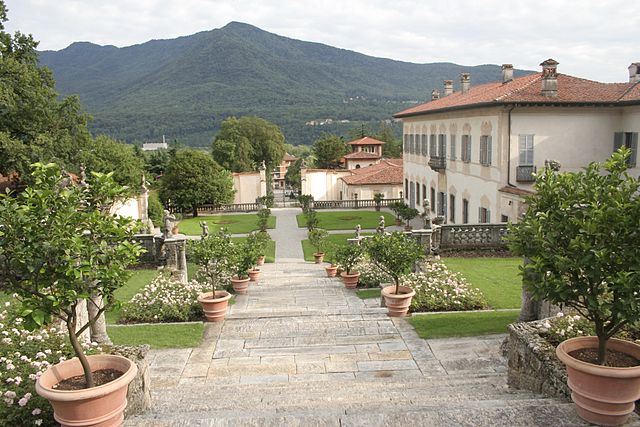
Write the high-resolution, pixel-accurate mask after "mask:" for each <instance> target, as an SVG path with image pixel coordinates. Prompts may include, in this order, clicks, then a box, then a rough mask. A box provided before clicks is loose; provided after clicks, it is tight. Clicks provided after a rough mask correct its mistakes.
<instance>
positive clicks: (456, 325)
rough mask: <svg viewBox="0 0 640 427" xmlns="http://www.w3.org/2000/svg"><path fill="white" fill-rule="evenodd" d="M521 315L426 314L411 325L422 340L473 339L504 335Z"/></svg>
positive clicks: (485, 313)
mask: <svg viewBox="0 0 640 427" xmlns="http://www.w3.org/2000/svg"><path fill="white" fill-rule="evenodd" d="M519 315H520V312H519V311H485V312H476V313H443V314H424V315H419V316H412V317H410V318H409V323H411V325H413V327H414V328H415V329H416V332H417V333H418V335H419V336H420V338H446V337H471V336H477V335H490V334H504V333H506V332H507V325H509V324H510V323H513V322H515V321H516V320H517V319H518V316H519Z"/></svg>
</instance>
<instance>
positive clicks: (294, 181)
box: [284, 159, 303, 190]
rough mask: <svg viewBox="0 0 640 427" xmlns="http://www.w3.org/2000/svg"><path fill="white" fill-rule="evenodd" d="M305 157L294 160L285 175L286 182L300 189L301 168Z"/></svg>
mask: <svg viewBox="0 0 640 427" xmlns="http://www.w3.org/2000/svg"><path fill="white" fill-rule="evenodd" d="M302 161H303V159H298V160H296V161H295V162H293V163H292V164H291V165H290V166H289V168H288V169H287V173H286V174H285V176H284V182H285V183H286V184H287V185H288V186H289V187H292V188H295V189H296V190H300V189H301V187H302V176H301V175H300V169H301V168H302Z"/></svg>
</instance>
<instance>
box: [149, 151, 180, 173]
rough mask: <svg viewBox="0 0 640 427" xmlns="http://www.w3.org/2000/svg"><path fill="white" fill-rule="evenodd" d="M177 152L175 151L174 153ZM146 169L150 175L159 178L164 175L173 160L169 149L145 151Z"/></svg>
mask: <svg viewBox="0 0 640 427" xmlns="http://www.w3.org/2000/svg"><path fill="white" fill-rule="evenodd" d="M174 154H175V153H174ZM144 156H145V170H146V171H147V172H148V173H149V176H150V177H153V178H157V177H161V176H162V175H164V173H165V171H166V170H167V166H169V161H171V154H170V151H169V150H154V151H148V152H147V153H145V155H144Z"/></svg>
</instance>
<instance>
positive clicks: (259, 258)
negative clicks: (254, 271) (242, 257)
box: [256, 255, 265, 265]
mask: <svg viewBox="0 0 640 427" xmlns="http://www.w3.org/2000/svg"><path fill="white" fill-rule="evenodd" d="M264 258H265V256H264V255H260V256H259V257H258V260H257V261H256V264H257V265H264Z"/></svg>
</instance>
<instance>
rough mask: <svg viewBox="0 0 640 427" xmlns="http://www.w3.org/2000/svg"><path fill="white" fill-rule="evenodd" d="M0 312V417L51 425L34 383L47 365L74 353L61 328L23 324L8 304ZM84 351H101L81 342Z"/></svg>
mask: <svg viewBox="0 0 640 427" xmlns="http://www.w3.org/2000/svg"><path fill="white" fill-rule="evenodd" d="M5 306H6V308H5V309H4V310H3V311H2V312H0V337H1V338H0V342H1V345H0V420H2V425H7V426H15V427H17V426H33V425H37V426H55V425H58V424H57V423H56V422H55V420H54V419H53V410H52V409H51V406H50V405H49V402H48V401H47V400H46V399H44V398H42V397H40V396H38V395H37V394H36V392H35V384H36V380H37V379H38V377H39V376H40V375H41V374H42V373H43V372H44V371H45V370H46V369H47V368H48V367H49V366H50V365H55V364H56V363H59V362H61V361H63V360H66V359H69V358H71V357H74V352H73V349H72V348H71V345H70V344H69V342H68V339H67V333H66V331H65V330H60V329H57V328H55V327H49V328H44V329H40V330H36V331H32V332H30V331H27V330H26V329H24V328H23V326H22V325H23V323H24V322H23V319H22V318H20V317H15V313H13V311H12V306H11V304H10V303H9V302H7V303H5ZM83 346H85V348H86V352H87V354H93V353H97V352H100V351H102V349H101V348H100V347H98V346H97V344H95V343H94V344H93V345H91V344H88V343H83Z"/></svg>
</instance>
